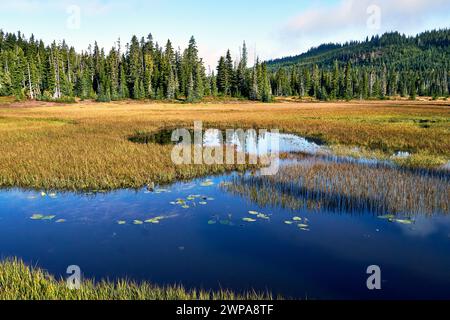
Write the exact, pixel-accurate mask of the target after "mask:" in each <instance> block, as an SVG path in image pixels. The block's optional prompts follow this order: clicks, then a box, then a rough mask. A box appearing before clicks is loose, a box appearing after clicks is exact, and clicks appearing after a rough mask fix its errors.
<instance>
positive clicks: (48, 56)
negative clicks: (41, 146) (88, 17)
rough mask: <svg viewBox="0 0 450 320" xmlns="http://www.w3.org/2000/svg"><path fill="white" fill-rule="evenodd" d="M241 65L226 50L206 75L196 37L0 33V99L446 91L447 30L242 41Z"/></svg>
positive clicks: (328, 96)
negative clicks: (312, 42)
mask: <svg viewBox="0 0 450 320" xmlns="http://www.w3.org/2000/svg"><path fill="white" fill-rule="evenodd" d="M239 56H240V58H239V59H238V61H233V59H232V58H231V54H230V51H228V52H227V53H226V54H225V55H224V56H223V57H220V59H219V60H218V66H217V70H214V71H208V72H206V70H205V69H206V68H205V65H204V63H203V60H202V59H201V57H199V53H198V49H197V44H196V41H195V39H194V37H192V38H191V39H190V41H189V44H188V46H187V48H186V49H185V50H181V49H175V48H174V47H173V45H172V43H171V42H170V40H168V41H167V42H166V44H165V45H164V46H160V45H159V44H158V43H157V42H155V41H154V40H153V37H152V35H151V34H150V35H148V36H147V37H146V38H144V37H143V38H141V39H138V38H137V37H136V36H133V37H132V39H131V41H130V43H127V44H126V45H124V46H123V45H122V44H121V42H120V40H119V41H117V43H116V44H115V46H114V47H113V48H111V49H110V50H109V51H108V52H105V50H104V49H103V48H99V47H98V45H97V43H95V44H94V45H93V46H90V47H89V48H88V50H87V51H84V52H76V51H75V49H74V48H73V47H70V46H69V45H68V44H67V43H66V42H65V41H62V42H60V43H56V42H53V43H52V44H50V45H46V44H44V43H43V42H42V41H40V40H37V39H35V37H34V36H31V37H30V38H29V39H27V38H26V37H25V36H24V35H23V34H21V33H20V32H19V33H17V34H14V33H4V32H3V31H0V95H2V96H9V95H14V96H15V97H16V98H18V99H25V98H28V99H39V100H47V101H48V100H54V101H58V100H60V101H73V100H74V98H75V97H79V98H81V99H95V100H98V101H111V100H120V99H128V98H131V99H167V100H174V99H179V100H183V101H188V102H192V101H201V100H202V98H203V97H205V96H231V97H238V98H245V99H251V100H259V101H264V102H268V101H271V100H272V96H273V95H275V96H301V97H307V96H310V97H314V98H317V99H320V100H335V99H368V98H381V99H382V98H386V97H390V96H408V97H411V98H415V97H416V96H417V95H423V96H433V97H441V96H445V97H446V96H448V94H449V83H450V80H449V77H450V72H449V71H450V31H449V30H439V31H430V32H424V33H422V34H420V35H418V36H416V37H406V36H404V35H400V34H399V33H388V34H384V35H383V36H375V37H373V38H371V39H367V40H366V41H364V42H350V43H346V44H342V45H341V44H325V45H322V46H320V47H318V48H313V49H311V50H310V51H308V52H307V53H304V54H302V55H299V56H296V57H287V58H283V59H278V60H273V61H269V62H267V63H266V62H262V63H261V62H260V61H259V60H257V61H256V63H255V65H254V66H253V67H251V66H249V65H248V53H247V48H246V45H245V43H244V45H243V48H242V51H241V52H240V54H239Z"/></svg>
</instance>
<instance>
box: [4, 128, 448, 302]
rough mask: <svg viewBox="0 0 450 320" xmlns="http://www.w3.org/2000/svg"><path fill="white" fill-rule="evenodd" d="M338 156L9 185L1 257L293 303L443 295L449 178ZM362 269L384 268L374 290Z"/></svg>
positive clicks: (59, 271) (57, 271) (55, 270)
mask: <svg viewBox="0 0 450 320" xmlns="http://www.w3.org/2000/svg"><path fill="white" fill-rule="evenodd" d="M284 141H293V144H294V145H296V146H297V147H298V150H297V149H295V151H304V150H303V149H304V148H310V147H311V146H313V148H318V149H321V148H325V147H323V146H320V145H318V144H313V143H311V142H308V141H307V140H306V139H303V138H301V137H298V138H295V137H294V138H293V137H292V136H288V137H286V139H285V140H284ZM285 149H286V151H292V150H293V149H292V148H291V146H290V145H289V146H286V148H285ZM300 149H301V150H300ZM337 160H338V159H337V158H335V157H331V156H330V157H327V156H326V155H325V156H318V155H313V156H301V157H298V158H295V159H290V160H286V161H285V162H283V163H282V167H281V169H280V172H279V173H278V174H277V175H275V176H273V177H261V176H259V175H258V174H254V173H247V174H238V173H229V174H225V175H221V176H213V177H207V178H202V179H197V180H193V181H190V182H178V183H174V184H172V185H170V186H159V187H156V188H155V189H153V190H152V191H149V190H147V188H143V189H142V190H138V191H136V190H118V191H114V192H110V193H62V192H47V191H27V190H21V189H12V190H3V191H1V192H0V243H1V249H0V255H1V256H2V257H12V256H17V257H19V258H22V259H23V260H24V261H25V262H27V263H30V264H33V265H37V266H39V267H42V268H45V269H47V270H48V271H49V272H51V273H52V274H54V275H56V276H65V271H66V268H67V266H69V265H78V266H80V268H81V270H82V272H83V274H84V276H85V277H88V278H95V279H104V278H109V279H118V278H125V277H126V278H129V279H133V280H136V281H144V280H145V281H151V282H153V283H156V284H161V285H165V284H174V283H178V284H183V285H184V286H186V287H188V288H205V289H219V288H228V289H232V290H235V291H239V292H241V291H245V290H250V289H255V290H257V291H266V290H267V291H270V292H272V293H273V294H275V295H277V294H279V295H282V296H284V297H292V298H298V299H303V298H308V299H377V298H383V299H419V298H425V299H449V298H450V255H449V252H450V216H449V213H450V211H449V199H448V192H449V190H450V178H449V175H448V173H446V172H442V173H433V172H426V171H411V170H406V169H400V168H396V167H392V166H389V165H386V164H373V163H372V162H367V163H364V162H362V163H361V162H352V161H346V160H345V159H340V161H337ZM370 265H379V266H380V267H381V270H382V290H380V291H369V290H368V289H367V286H366V280H367V278H368V275H367V274H366V269H367V267H368V266H370Z"/></svg>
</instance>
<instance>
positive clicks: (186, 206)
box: [181, 205, 190, 209]
mask: <svg viewBox="0 0 450 320" xmlns="http://www.w3.org/2000/svg"><path fill="white" fill-rule="evenodd" d="M181 207H182V208H183V209H189V208H190V207H189V206H188V205H184V206H181Z"/></svg>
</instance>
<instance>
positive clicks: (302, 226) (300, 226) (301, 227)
mask: <svg viewBox="0 0 450 320" xmlns="http://www.w3.org/2000/svg"><path fill="white" fill-rule="evenodd" d="M297 226H298V227H299V228H300V229H306V228H309V226H308V225H307V224H299V225H297Z"/></svg>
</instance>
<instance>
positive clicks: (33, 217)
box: [30, 214, 44, 220]
mask: <svg viewBox="0 0 450 320" xmlns="http://www.w3.org/2000/svg"><path fill="white" fill-rule="evenodd" d="M43 218H44V215H42V214H33V215H32V216H31V217H30V219H32V220H42V219H43Z"/></svg>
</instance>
